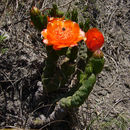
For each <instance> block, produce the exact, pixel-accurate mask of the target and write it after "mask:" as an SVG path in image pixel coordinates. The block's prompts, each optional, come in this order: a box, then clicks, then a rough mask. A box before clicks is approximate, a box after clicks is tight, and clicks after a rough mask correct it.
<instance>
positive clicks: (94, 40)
mask: <svg viewBox="0 0 130 130" xmlns="http://www.w3.org/2000/svg"><path fill="white" fill-rule="evenodd" d="M85 36H86V38H87V40H86V45H87V47H88V49H89V50H91V51H96V50H98V49H100V48H101V47H102V45H103V43H104V37H103V34H102V33H101V32H100V31H99V30H98V29H97V28H92V29H89V30H88V31H87V32H86V34H85Z"/></svg>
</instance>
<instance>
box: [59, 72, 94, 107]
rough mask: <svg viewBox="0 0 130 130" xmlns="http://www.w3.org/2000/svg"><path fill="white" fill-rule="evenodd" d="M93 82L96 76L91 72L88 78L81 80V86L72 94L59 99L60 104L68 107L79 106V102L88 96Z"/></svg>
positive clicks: (81, 102)
mask: <svg viewBox="0 0 130 130" xmlns="http://www.w3.org/2000/svg"><path fill="white" fill-rule="evenodd" d="M95 82H96V76H95V74H91V76H90V77H89V78H88V79H86V80H84V81H83V82H82V85H81V87H80V88H79V89H78V90H77V91H76V92H75V93H74V94H73V95H72V96H69V97H67V98H62V99H61V100H60V104H61V106H62V107H68V108H73V107H79V106H80V105H81V104H83V102H84V101H85V99H87V98H88V96H89V94H90V92H91V91H92V89H93V86H94V84H95Z"/></svg>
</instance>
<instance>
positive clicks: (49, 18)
mask: <svg viewBox="0 0 130 130" xmlns="http://www.w3.org/2000/svg"><path fill="white" fill-rule="evenodd" d="M47 19H48V22H53V21H54V20H64V19H65V18H64V17H62V18H54V17H47Z"/></svg>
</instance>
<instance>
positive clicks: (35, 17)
mask: <svg viewBox="0 0 130 130" xmlns="http://www.w3.org/2000/svg"><path fill="white" fill-rule="evenodd" d="M30 16H31V22H32V24H33V25H34V27H35V28H36V29H38V30H39V31H42V30H43V29H45V28H46V27H47V23H48V20H47V16H46V15H43V14H42V12H40V10H39V9H38V8H36V7H33V8H32V9H31V11H30Z"/></svg>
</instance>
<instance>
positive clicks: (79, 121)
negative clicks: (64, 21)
mask: <svg viewBox="0 0 130 130" xmlns="http://www.w3.org/2000/svg"><path fill="white" fill-rule="evenodd" d="M55 2H56V3H57V5H58V6H59V8H60V9H61V10H63V11H67V10H68V9H70V10H71V9H73V8H75V7H76V8H77V9H78V12H79V15H80V17H79V20H82V21H84V19H86V18H90V20H91V21H92V24H91V26H93V27H97V28H99V29H100V30H101V31H102V32H103V34H104V37H105V44H104V46H103V48H102V50H103V52H104V55H105V60H106V62H105V67H104V70H103V71H102V72H101V74H99V75H98V78H97V82H96V84H95V87H94V90H93V91H92V93H91V95H90V96H89V99H88V100H87V101H86V102H85V103H84V104H83V105H82V106H81V107H80V108H79V109H78V110H75V112H74V113H71V117H66V118H65V119H63V120H61V121H55V122H52V123H50V124H51V125H50V124H49V126H48V125H46V126H44V127H43V128H42V129H49V130H68V129H73V130H85V129H86V130H95V129H96V130H128V129H130V80H129V79H130V30H129V26H130V24H129V20H130V10H129V9H130V1H129V0H107V1H104V0H97V1H96V0H70V1H69V0H66V1H62V0H37V1H35V0H30V1H26V0H1V1H0V34H1V35H2V34H4V35H6V38H5V39H4V40H2V42H0V127H1V128H5V127H9V128H20V127H21V128H25V127H26V128H29V126H28V119H29V116H30V115H31V114H34V113H35V115H36V116H38V114H41V113H46V114H45V115H44V116H48V114H49V113H50V112H51V111H53V108H54V104H53V103H54V102H53V100H52V99H53V98H54V96H56V95H52V96H50V95H44V94H42V93H43V89H42V85H41V82H40V81H41V78H40V77H41V74H42V69H43V66H44V59H45V57H46V52H45V49H44V46H43V44H42V43H41V41H42V40H41V36H40V33H39V32H37V31H36V30H35V29H34V28H33V27H32V26H31V24H30V19H29V11H30V9H31V7H32V6H37V7H38V8H40V9H44V8H47V7H51V6H52V3H55ZM37 95H40V96H41V97H42V98H41V100H38V101H39V102H35V101H36V100H37V99H36V97H37ZM59 95H60V94H59ZM59 95H58V97H59Z"/></svg>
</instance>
